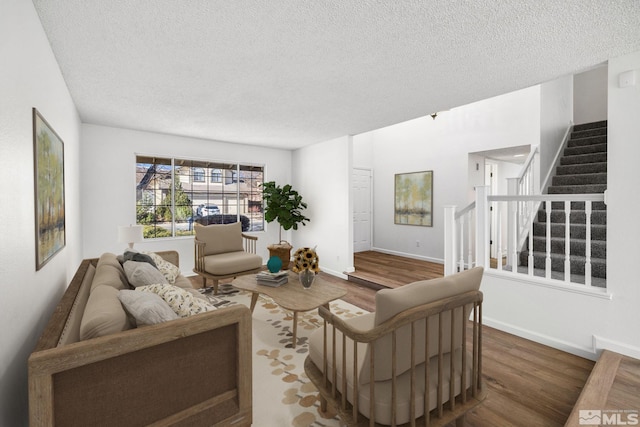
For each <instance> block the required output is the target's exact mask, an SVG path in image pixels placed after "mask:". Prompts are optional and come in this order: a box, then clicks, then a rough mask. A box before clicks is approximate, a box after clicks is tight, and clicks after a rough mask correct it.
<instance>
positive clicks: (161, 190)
mask: <svg viewBox="0 0 640 427" xmlns="http://www.w3.org/2000/svg"><path fill="white" fill-rule="evenodd" d="M171 198H172V185H171V159H164V158H152V157H143V156H138V157H137V159H136V223H137V224H142V225H144V236H145V238H154V237H168V236H171Z"/></svg>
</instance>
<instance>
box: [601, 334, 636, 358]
mask: <svg viewBox="0 0 640 427" xmlns="http://www.w3.org/2000/svg"><path fill="white" fill-rule="evenodd" d="M593 348H594V351H595V352H598V353H600V351H601V350H610V351H614V352H616V353H620V354H624V355H625V356H629V357H633V358H634V359H640V348H638V347H634V346H632V345H628V344H625V343H621V342H618V341H614V340H610V339H607V338H603V337H599V336H597V335H594V336H593Z"/></svg>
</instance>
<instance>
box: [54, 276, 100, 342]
mask: <svg viewBox="0 0 640 427" xmlns="http://www.w3.org/2000/svg"><path fill="white" fill-rule="evenodd" d="M95 274H96V268H95V267H94V266H93V264H89V266H88V267H87V272H86V273H85V275H84V277H83V278H82V284H81V285H80V289H79V290H78V293H77V294H76V298H75V299H74V300H73V306H72V307H71V311H70V312H69V316H67V321H66V322H65V324H64V329H63V330H62V334H61V335H60V339H58V345H66V344H71V343H74V342H78V341H80V324H81V323H82V316H83V315H84V310H85V307H86V306H87V301H88V299H89V292H90V291H91V283H92V282H93V278H94V276H95Z"/></svg>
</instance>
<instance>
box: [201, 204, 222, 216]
mask: <svg viewBox="0 0 640 427" xmlns="http://www.w3.org/2000/svg"><path fill="white" fill-rule="evenodd" d="M201 212H202V216H209V215H219V214H220V208H219V207H218V206H216V205H207V206H203V207H202V210H201Z"/></svg>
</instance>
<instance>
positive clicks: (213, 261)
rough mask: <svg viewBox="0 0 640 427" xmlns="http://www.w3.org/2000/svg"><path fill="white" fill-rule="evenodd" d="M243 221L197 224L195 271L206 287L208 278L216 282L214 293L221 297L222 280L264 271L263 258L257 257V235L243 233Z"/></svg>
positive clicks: (214, 283)
mask: <svg viewBox="0 0 640 427" xmlns="http://www.w3.org/2000/svg"><path fill="white" fill-rule="evenodd" d="M241 227H242V225H241V224H240V223H239V222H234V223H232V224H212V225H207V226H204V225H200V224H195V232H196V237H195V241H194V243H195V245H194V249H195V268H194V269H193V271H194V273H196V274H198V275H199V276H202V286H203V288H206V287H207V279H211V280H212V281H213V293H214V295H217V294H218V282H219V280H221V279H228V278H231V277H237V276H242V275H243V274H252V273H257V272H258V271H260V269H261V268H262V257H260V256H259V255H256V242H257V240H258V238H257V237H256V236H250V235H247V234H244V233H243V232H242V228H241Z"/></svg>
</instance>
